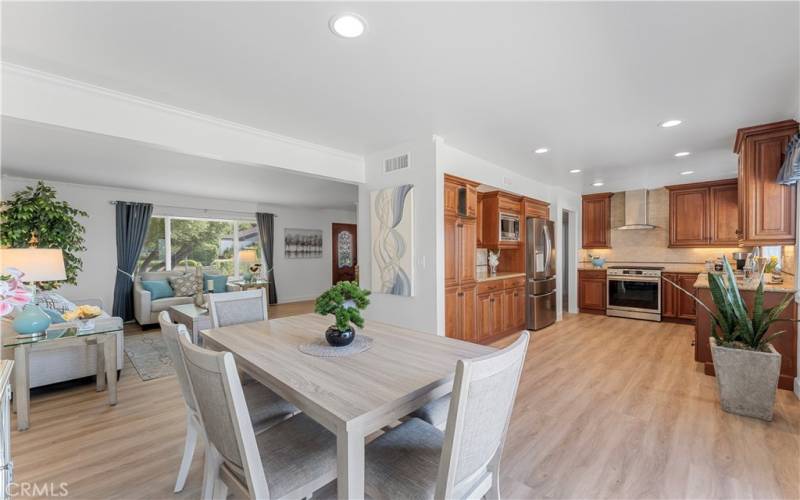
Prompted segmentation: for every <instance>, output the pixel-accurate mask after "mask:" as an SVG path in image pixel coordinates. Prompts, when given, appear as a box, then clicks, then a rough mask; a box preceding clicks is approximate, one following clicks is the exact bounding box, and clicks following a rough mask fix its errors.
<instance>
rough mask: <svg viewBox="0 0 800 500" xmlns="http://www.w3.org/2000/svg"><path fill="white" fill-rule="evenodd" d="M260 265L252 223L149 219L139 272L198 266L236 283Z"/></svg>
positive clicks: (169, 218) (163, 218) (259, 251)
mask: <svg viewBox="0 0 800 500" xmlns="http://www.w3.org/2000/svg"><path fill="white" fill-rule="evenodd" d="M259 262H262V260H261V245H260V238H259V236H258V226H257V225H256V223H255V222H250V221H234V220H220V219H195V218H186V217H153V218H151V219H150V227H149V228H148V230H147V236H146V238H145V242H144V246H143V247H142V253H141V255H140V256H139V261H138V270H139V272H147V271H169V270H171V269H173V268H175V267H178V266H187V265H188V266H192V267H194V266H202V267H206V268H212V269H214V270H215V271H216V272H219V273H220V274H224V275H226V276H230V277H233V278H235V279H238V278H239V277H240V276H242V275H244V274H245V273H246V272H247V271H249V268H250V266H251V265H253V264H255V263H259Z"/></svg>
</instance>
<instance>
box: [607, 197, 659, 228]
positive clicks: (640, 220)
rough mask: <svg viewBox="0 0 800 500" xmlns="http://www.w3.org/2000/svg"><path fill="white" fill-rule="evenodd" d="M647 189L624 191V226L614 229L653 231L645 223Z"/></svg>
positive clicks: (649, 225) (650, 226)
mask: <svg viewBox="0 0 800 500" xmlns="http://www.w3.org/2000/svg"><path fill="white" fill-rule="evenodd" d="M647 209H648V203H647V189H634V190H633V191H625V225H624V226H620V227H617V228H614V229H626V230H627V229H655V228H656V226H654V225H652V224H648V221H647Z"/></svg>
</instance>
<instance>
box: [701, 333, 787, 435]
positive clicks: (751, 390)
mask: <svg viewBox="0 0 800 500" xmlns="http://www.w3.org/2000/svg"><path fill="white" fill-rule="evenodd" d="M709 343H710V344H711V357H712V358H713V360H714V371H715V372H716V374H717V388H718V389H719V400H720V403H722V409H723V410H725V411H727V412H728V413H735V414H737V415H744V416H747V417H755V418H760V419H762V420H772V407H773V405H774V404H775V392H776V391H777V389H778V376H779V375H780V371H781V355H780V354H778V352H777V351H776V350H775V348H774V347H772V345H771V344H770V345H769V349H770V352H757V351H747V350H744V349H731V348H729V347H721V346H718V345H717V342H716V340H715V339H714V338H710V339H709Z"/></svg>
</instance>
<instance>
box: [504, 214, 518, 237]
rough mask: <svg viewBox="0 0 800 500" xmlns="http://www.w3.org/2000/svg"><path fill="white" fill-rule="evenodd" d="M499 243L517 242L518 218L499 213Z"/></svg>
mask: <svg viewBox="0 0 800 500" xmlns="http://www.w3.org/2000/svg"><path fill="white" fill-rule="evenodd" d="M500 241H519V216H518V215H512V214H504V213H500Z"/></svg>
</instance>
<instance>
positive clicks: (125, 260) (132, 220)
mask: <svg viewBox="0 0 800 500" xmlns="http://www.w3.org/2000/svg"><path fill="white" fill-rule="evenodd" d="M116 207H117V279H116V282H115V283H114V309H113V315H114V316H119V317H120V318H122V319H123V320H125V321H129V320H132V319H133V272H134V270H135V269H136V261H137V260H139V254H140V253H142V245H144V239H145V237H146V236H147V227H148V226H149V225H150V215H152V213H153V205H151V204H150V203H131V202H127V201H118V202H117V205H116Z"/></svg>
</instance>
